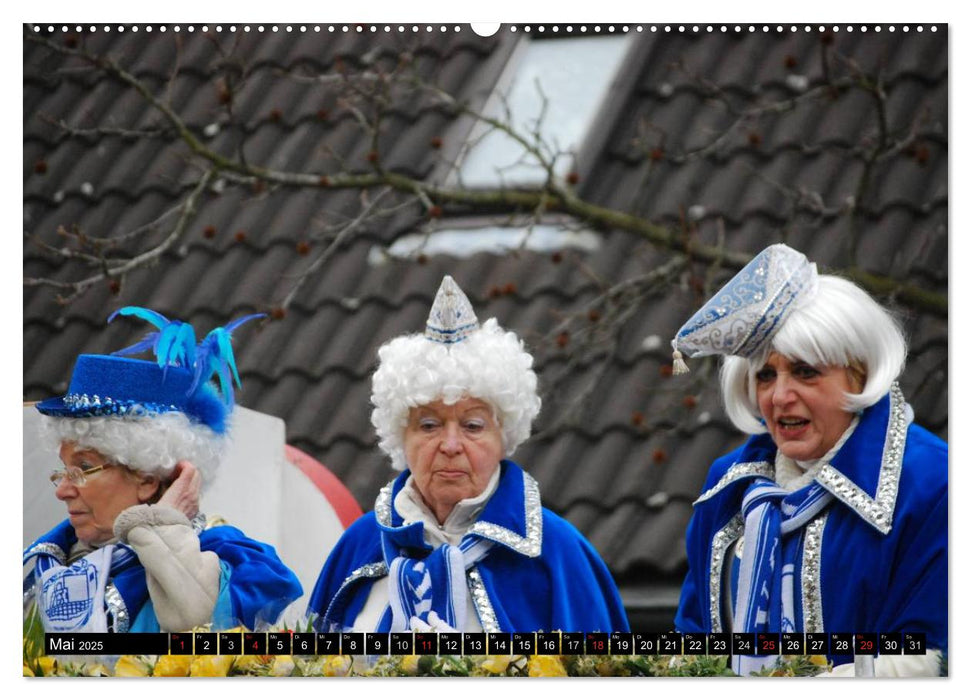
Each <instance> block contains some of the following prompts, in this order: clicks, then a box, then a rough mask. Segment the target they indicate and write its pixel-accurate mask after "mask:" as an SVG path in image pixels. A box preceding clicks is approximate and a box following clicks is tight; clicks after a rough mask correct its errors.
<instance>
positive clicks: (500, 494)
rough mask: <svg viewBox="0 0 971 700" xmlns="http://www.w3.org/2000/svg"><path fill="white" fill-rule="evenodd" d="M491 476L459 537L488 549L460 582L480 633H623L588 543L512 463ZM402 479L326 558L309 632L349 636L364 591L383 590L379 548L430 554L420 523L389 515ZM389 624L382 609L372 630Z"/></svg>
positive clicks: (614, 596)
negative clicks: (487, 493) (484, 499)
mask: <svg viewBox="0 0 971 700" xmlns="http://www.w3.org/2000/svg"><path fill="white" fill-rule="evenodd" d="M500 468H501V470H502V473H501V476H500V478H499V484H498V486H497V487H496V491H495V493H494V494H493V495H492V497H491V498H490V499H489V501H488V503H486V506H485V508H484V509H483V510H482V512H481V513H480V514H479V517H478V518H477V520H476V522H475V523H474V524H473V525H472V528H471V529H470V530H469V534H475V535H479V536H480V537H481V538H482V539H483V540H488V541H491V542H494V543H495V544H494V546H493V547H492V548H491V549H490V550H489V552H488V554H487V555H486V556H485V557H483V558H482V559H481V560H480V561H478V562H477V563H475V564H474V565H473V566H472V567H471V568H469V569H468V571H467V572H466V574H465V579H466V582H467V584H468V587H469V591H470V593H471V596H472V601H473V603H474V606H475V610H476V612H477V613H478V617H479V622H480V623H481V625H482V628H483V630H485V631H486V632H499V631H502V632H531V631H539V630H544V631H553V630H563V631H570V632H593V631H602V632H626V631H628V630H629V627H628V623H627V616H626V614H625V612H624V608H623V605H622V604H621V601H620V595H619V594H618V592H617V587H616V585H615V584H614V581H613V579H612V578H611V576H610V572H608V571H607V567H606V566H605V565H604V563H603V560H601V558H600V556H599V555H598V554H597V552H596V551H595V550H594V549H593V547H592V546H591V545H590V543H589V542H587V541H586V540H585V539H584V538H583V535H581V534H580V533H579V531H577V529H576V528H574V527H573V526H572V525H570V524H569V523H568V522H566V521H565V520H563V519H562V518H560V517H559V516H557V515H555V514H554V513H552V512H550V511H549V510H547V509H545V508H543V507H542V504H541V503H540V498H539V488H538V486H537V485H536V482H535V481H534V480H533V478H532V477H531V476H529V475H528V474H526V473H525V472H523V470H522V469H521V468H520V467H519V466H518V465H516V464H514V463H513V462H510V461H507V460H503V461H502V462H501V464H500ZM409 475H410V472H408V471H407V470H406V471H404V472H403V473H402V474H401V475H400V476H398V478H396V479H395V480H394V481H393V482H391V483H390V484H388V485H387V486H385V487H384V488H383V489H382V490H381V493H380V495H379V496H378V499H377V501H376V502H375V509H374V511H373V512H370V513H366V514H365V515H363V516H361V517H360V518H358V520H357V521H355V522H354V524H352V525H351V526H350V527H349V528H348V529H347V531H346V532H345V533H344V534H343V536H342V537H341V539H340V541H338V543H337V545H336V546H335V547H334V549H333V551H332V552H331V553H330V556H329V557H328V558H327V562H326V563H325V564H324V568H323V570H322V571H321V572H320V577H319V578H318V580H317V585H316V587H315V588H314V592H313V594H312V596H311V598H310V605H309V607H308V613H311V614H317V615H319V616H320V618H319V619H318V621H317V627H318V629H321V630H325V629H332V630H338V629H350V628H351V627H352V626H353V624H354V620H355V619H356V618H357V616H358V614H359V613H360V612H361V609H362V608H363V607H364V603H365V601H366V600H367V598H368V595H369V593H370V591H371V586H373V585H375V584H377V585H387V581H386V580H385V578H384V577H386V576H387V574H388V565H387V563H386V557H385V554H384V552H383V551H382V541H384V542H385V543H386V546H387V545H390V546H393V547H395V548H397V549H398V550H399V551H403V552H408V553H409V555H410V556H411V557H421V556H428V554H430V553H431V552H432V548H431V547H430V546H429V545H427V544H425V540H424V525H423V524H422V523H420V522H418V523H413V524H411V525H404V524H403V520H402V518H401V516H400V515H399V514H398V512H397V511H396V510H395V509H394V498H395V496H397V495H398V492H399V491H401V488H402V487H403V486H404V484H405V482H406V481H407V480H408V476H409ZM391 618H392V613H391V610H390V608H389V609H388V610H386V611H385V614H384V617H383V618H382V620H381V623H380V624H379V627H378V630H377V631H388V630H389V629H390V628H391ZM366 631H371V630H366Z"/></svg>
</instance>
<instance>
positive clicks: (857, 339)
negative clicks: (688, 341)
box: [721, 275, 907, 434]
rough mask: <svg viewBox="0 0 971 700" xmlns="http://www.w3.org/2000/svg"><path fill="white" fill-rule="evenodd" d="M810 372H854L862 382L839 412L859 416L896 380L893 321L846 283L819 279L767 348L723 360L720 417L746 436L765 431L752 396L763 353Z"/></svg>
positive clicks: (900, 346)
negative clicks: (840, 369)
mask: <svg viewBox="0 0 971 700" xmlns="http://www.w3.org/2000/svg"><path fill="white" fill-rule="evenodd" d="M772 351H775V352H778V353H779V354H780V355H783V356H784V357H786V358H788V359H789V360H801V361H803V362H806V363H809V364H810V365H814V366H817V367H819V366H826V365H829V366H838V367H851V366H853V367H857V368H858V369H861V370H862V371H863V374H864V376H865V381H864V384H863V390H862V391H861V392H860V393H858V394H853V393H847V394H846V396H845V402H844V404H843V406H844V408H845V409H846V410H847V411H850V412H856V411H862V410H863V409H865V408H868V407H870V406H872V405H873V404H875V403H876V402H877V401H879V400H880V399H881V398H882V397H883V396H884V395H885V394H886V393H887V392H888V391H889V390H890V386H891V384H893V382H894V381H895V380H896V379H897V377H898V376H900V373H901V372H902V371H903V369H904V362H905V360H906V358H907V342H906V340H905V339H904V334H903V331H902V330H901V328H900V324H899V323H898V322H897V320H896V319H895V318H894V317H893V316H892V315H891V314H890V312H889V311H887V310H886V309H885V308H883V307H882V306H881V305H880V304H878V303H877V302H876V301H874V300H873V298H872V297H871V296H870V295H869V294H867V293H866V292H864V291H863V290H862V289H860V288H859V287H857V286H856V285H855V284H853V283H852V282H850V281H848V280H845V279H842V278H840V277H834V276H832V275H820V276H819V288H818V290H817V292H816V295H815V296H814V297H813V298H812V299H811V300H809V301H807V302H806V303H805V304H803V305H802V306H800V307H798V308H796V309H794V310H793V311H792V313H791V314H790V315H789V317H788V318H786V320H785V322H784V323H783V325H782V327H781V328H780V329H779V331H778V332H777V333H776V334H775V336H774V337H773V338H772V342H771V344H770V346H768V347H766V348H764V349H763V350H762V351H761V352H760V353H758V354H756V355H754V356H753V357H751V358H748V359H746V358H744V357H736V356H728V357H726V358H725V361H724V363H723V364H722V368H721V388H722V397H723V399H724V401H725V411H726V412H727V413H728V417H729V418H730V419H731V421H732V423H734V424H735V426H736V427H737V428H738V429H739V430H742V431H744V432H746V433H751V434H758V433H764V432H765V431H766V428H765V426H764V425H763V424H762V422H761V421H760V418H761V413H760V412H759V408H758V401H757V399H756V393H755V373H756V372H758V371H759V370H760V369H761V368H762V367H763V366H764V365H765V362H766V359H767V358H768V356H769V353H771V352H772Z"/></svg>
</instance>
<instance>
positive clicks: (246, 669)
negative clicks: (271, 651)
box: [236, 654, 272, 676]
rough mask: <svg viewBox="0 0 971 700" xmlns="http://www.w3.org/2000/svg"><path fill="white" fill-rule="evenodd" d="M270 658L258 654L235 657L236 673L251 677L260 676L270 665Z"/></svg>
mask: <svg viewBox="0 0 971 700" xmlns="http://www.w3.org/2000/svg"><path fill="white" fill-rule="evenodd" d="M271 660H272V657H270V656H262V655H258V654H244V655H243V656H238V657H236V671H237V672H238V673H245V674H248V675H252V676H262V675H264V674H265V673H266V669H267V668H268V667H269V665H270V661H271Z"/></svg>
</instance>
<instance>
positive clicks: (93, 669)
mask: <svg viewBox="0 0 971 700" xmlns="http://www.w3.org/2000/svg"><path fill="white" fill-rule="evenodd" d="M81 675H82V676H95V677H99V678H100V677H105V676H110V675H111V674H110V673H109V672H108V669H107V668H106V667H105V665H104V664H84V665H82V666H81Z"/></svg>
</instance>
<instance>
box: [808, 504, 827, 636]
mask: <svg viewBox="0 0 971 700" xmlns="http://www.w3.org/2000/svg"><path fill="white" fill-rule="evenodd" d="M828 517H829V513H828V512H827V513H823V514H822V515H821V516H820V517H818V518H816V519H815V520H813V521H812V522H811V523H809V525H807V526H806V535H805V539H804V541H803V544H802V626H803V631H804V632H823V631H824V629H825V628H824V627H823V597H822V592H821V591H822V588H821V587H820V584H819V569H820V561H821V557H822V552H823V529H824V528H825V527H826V519H827V518H828Z"/></svg>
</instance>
